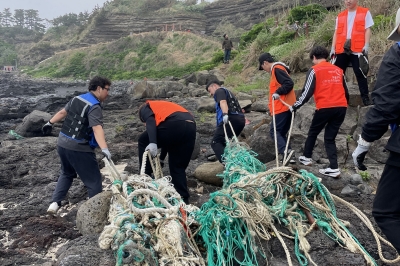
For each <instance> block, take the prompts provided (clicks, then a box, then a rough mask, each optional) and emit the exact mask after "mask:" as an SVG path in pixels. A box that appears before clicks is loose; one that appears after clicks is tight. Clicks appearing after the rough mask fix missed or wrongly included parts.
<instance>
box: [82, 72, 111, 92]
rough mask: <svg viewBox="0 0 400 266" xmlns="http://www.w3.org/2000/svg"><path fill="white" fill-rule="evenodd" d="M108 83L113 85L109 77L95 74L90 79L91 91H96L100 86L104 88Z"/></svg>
mask: <svg viewBox="0 0 400 266" xmlns="http://www.w3.org/2000/svg"><path fill="white" fill-rule="evenodd" d="M106 85H108V86H111V81H110V80H109V79H107V78H104V77H100V76H95V77H93V78H92V79H91V80H90V81H89V87H88V89H89V91H95V90H97V87H98V86H100V87H102V88H103V89H104V88H105V87H106Z"/></svg>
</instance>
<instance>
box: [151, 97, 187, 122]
mask: <svg viewBox="0 0 400 266" xmlns="http://www.w3.org/2000/svg"><path fill="white" fill-rule="evenodd" d="M146 103H148V104H149V106H150V109H151V110H152V111H153V113H154V118H155V120H156V126H158V125H159V124H160V123H161V122H163V121H165V119H167V117H168V116H170V115H171V114H173V113H176V112H183V113H189V111H188V110H186V109H185V108H183V107H182V106H180V105H179V104H176V103H172V102H167V101H146Z"/></svg>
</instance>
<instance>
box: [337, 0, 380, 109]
mask: <svg viewBox="0 0 400 266" xmlns="http://www.w3.org/2000/svg"><path fill="white" fill-rule="evenodd" d="M344 2H345V5H346V7H347V9H346V10H345V11H343V12H341V13H339V15H338V16H337V18H336V26H335V33H334V34H333V40H332V48H331V52H330V56H331V58H332V59H334V60H333V61H334V64H335V65H336V66H338V67H340V68H341V69H342V70H343V72H346V68H347V66H348V65H349V63H351V65H352V67H353V70H354V74H355V75H356V78H357V83H358V88H359V90H360V94H361V98H362V101H363V103H364V105H365V106H367V105H371V104H372V103H371V101H370V99H369V96H368V82H367V77H366V74H367V73H363V71H362V70H361V69H360V63H359V57H360V56H362V55H365V56H366V55H368V49H369V41H370V38H371V27H372V26H373V25H374V21H373V19H372V16H371V13H370V12H369V10H368V8H365V7H361V6H358V0H345V1H344Z"/></svg>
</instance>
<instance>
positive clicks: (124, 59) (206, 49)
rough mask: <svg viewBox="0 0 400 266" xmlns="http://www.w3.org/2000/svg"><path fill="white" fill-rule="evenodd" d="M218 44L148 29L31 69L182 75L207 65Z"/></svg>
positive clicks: (78, 74)
mask: <svg viewBox="0 0 400 266" xmlns="http://www.w3.org/2000/svg"><path fill="white" fill-rule="evenodd" d="M219 47H220V44H219V43H218V42H215V41H213V40H209V39H205V38H203V37H201V36H197V35H194V34H192V33H189V32H148V33H142V34H133V35H131V36H127V37H124V38H120V39H118V40H116V41H113V42H108V43H100V44H96V45H92V46H90V47H87V48H85V47H84V48H76V49H71V50H67V51H64V52H60V53H57V54H56V55H54V56H52V57H51V58H49V59H47V60H45V61H43V62H41V63H40V64H38V65H37V66H36V67H35V69H30V70H29V71H28V73H29V74H32V75H34V76H36V77H41V76H47V77H56V78H59V77H74V78H81V79H87V78H88V77H90V76H94V75H104V76H108V77H110V78H112V79H134V78H143V77H152V78H163V77H166V76H175V77H178V76H182V75H183V74H188V73H191V72H194V71H196V70H198V69H200V68H201V67H206V65H207V64H208V62H209V61H210V60H211V58H212V56H213V54H214V53H215V52H216V51H217V50H219Z"/></svg>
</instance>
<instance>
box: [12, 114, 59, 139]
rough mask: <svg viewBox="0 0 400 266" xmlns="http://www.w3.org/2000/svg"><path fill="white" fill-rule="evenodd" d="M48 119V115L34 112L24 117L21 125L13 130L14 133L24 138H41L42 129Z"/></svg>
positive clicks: (49, 116)
mask: <svg viewBox="0 0 400 266" xmlns="http://www.w3.org/2000/svg"><path fill="white" fill-rule="evenodd" d="M50 119H51V115H50V114H49V113H45V112H42V111H38V110H34V111H33V112H32V113H30V114H29V115H27V116H25V117H24V119H23V120H22V123H21V124H19V125H18V126H17V127H16V128H15V132H16V133H17V134H19V135H21V136H23V137H26V138H31V137H40V136H43V133H42V127H43V125H44V124H45V123H46V122H47V121H49V120H50Z"/></svg>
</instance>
